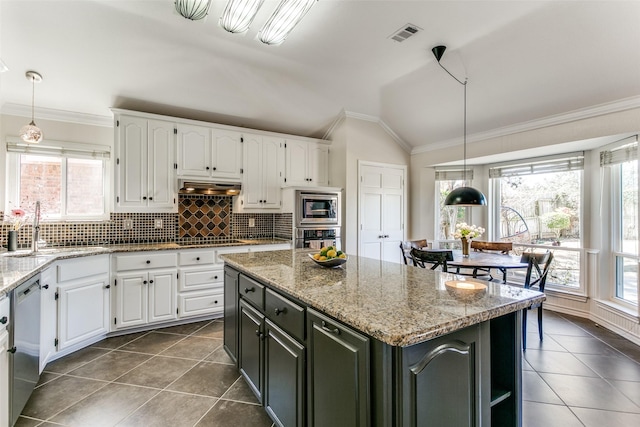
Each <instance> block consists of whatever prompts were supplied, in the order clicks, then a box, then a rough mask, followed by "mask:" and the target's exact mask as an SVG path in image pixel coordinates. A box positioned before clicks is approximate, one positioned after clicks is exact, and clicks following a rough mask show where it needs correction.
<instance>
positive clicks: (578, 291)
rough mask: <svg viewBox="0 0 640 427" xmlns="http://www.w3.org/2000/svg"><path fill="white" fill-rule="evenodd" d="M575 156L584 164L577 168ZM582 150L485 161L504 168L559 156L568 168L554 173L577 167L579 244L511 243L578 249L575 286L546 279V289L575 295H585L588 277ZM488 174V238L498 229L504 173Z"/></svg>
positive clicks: (534, 163)
mask: <svg viewBox="0 0 640 427" xmlns="http://www.w3.org/2000/svg"><path fill="white" fill-rule="evenodd" d="M574 157H582V160H581V161H582V164H583V166H582V167H581V168H576V167H573V161H572V160H571V159H572V158H574ZM585 157H586V156H585V153H584V152H569V153H564V154H557V155H553V156H544V157H535V158H524V159H519V160H513V161H509V162H503V163H496V164H492V165H487V168H488V169H489V170H490V169H491V168H507V167H509V166H519V165H527V164H530V165H535V166H539V165H544V163H545V161H549V162H550V163H553V164H558V162H557V161H558V160H561V159H565V158H566V159H568V161H569V165H570V166H569V167H568V169H567V170H558V171H557V172H556V173H559V172H570V171H575V170H579V171H580V189H579V194H580V203H579V206H580V210H579V212H578V215H579V218H580V229H579V233H580V241H579V247H578V248H570V247H566V248H563V247H562V246H548V245H538V244H523V243H518V244H515V243H514V246H516V247H521V248H523V249H525V250H526V249H529V248H531V249H533V250H535V249H538V250H539V249H544V248H547V249H548V250H552V251H554V250H560V251H563V250H564V251H567V252H571V253H573V252H577V253H578V258H579V263H580V264H579V268H578V274H579V279H578V286H577V287H574V286H567V285H563V284H558V283H553V282H552V281H547V284H546V286H547V289H549V290H553V291H557V292H560V293H564V294H574V295H587V279H586V276H585V275H586V273H587V272H586V264H585V263H586V262H587V261H586V256H585V255H586V252H587V249H586V248H585V247H584V239H585V235H584V230H585V216H584V215H585V166H584V165H585V164H586V158H585ZM534 169H535V167H533V166H532V167H531V170H534ZM549 172H554V171H553V170H550V171H549ZM540 173H545V172H540ZM535 174H536V173H531V174H527V173H522V174H520V175H519V176H527V175H535ZM489 176H490V178H489V188H490V191H491V195H492V197H491V202H490V204H489V206H488V207H489V220H488V222H489V233H488V236H490V238H491V239H494V240H497V239H499V236H498V233H499V231H498V230H500V216H499V213H500V211H501V207H502V206H501V205H502V197H501V196H502V193H501V191H502V189H501V180H502V178H503V176H495V177H491V173H490V174H489ZM552 268H553V266H552Z"/></svg>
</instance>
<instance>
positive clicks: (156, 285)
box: [148, 269, 178, 323]
mask: <svg viewBox="0 0 640 427" xmlns="http://www.w3.org/2000/svg"><path fill="white" fill-rule="evenodd" d="M176 274H177V270H175V269H171V270H155V271H153V272H150V273H149V284H148V288H149V323H153V322H159V321H162V320H171V319H175V318H177V317H178V314H177V313H176V307H177V306H176V304H177V303H176V280H177V279H176Z"/></svg>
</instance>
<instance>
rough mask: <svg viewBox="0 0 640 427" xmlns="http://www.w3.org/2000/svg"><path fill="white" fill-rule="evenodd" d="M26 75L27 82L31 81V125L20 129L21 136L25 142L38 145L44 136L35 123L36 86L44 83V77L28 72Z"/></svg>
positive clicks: (34, 72)
mask: <svg viewBox="0 0 640 427" xmlns="http://www.w3.org/2000/svg"><path fill="white" fill-rule="evenodd" d="M25 75H26V76H27V80H30V81H31V123H29V124H28V125H25V126H23V127H22V129H20V133H19V135H20V138H21V139H22V140H23V141H24V142H28V143H31V144H37V143H38V142H40V141H42V137H43V134H42V131H41V130H40V128H39V127H38V126H36V122H35V121H34V108H35V90H36V88H35V85H36V83H40V82H41V81H42V76H41V75H40V73H37V72H36V71H27V72H26V74H25Z"/></svg>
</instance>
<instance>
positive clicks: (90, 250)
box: [0, 239, 291, 298]
mask: <svg viewBox="0 0 640 427" xmlns="http://www.w3.org/2000/svg"><path fill="white" fill-rule="evenodd" d="M282 243H291V241H290V240H280V239H239V240H234V241H232V242H226V243H214V244H196V245H192V244H189V245H179V244H177V243H148V244H128V245H106V246H76V247H51V248H44V249H41V250H40V251H38V252H37V253H36V254H33V253H32V252H31V251H30V250H19V251H16V252H7V251H6V250H3V251H0V298H2V297H3V296H4V295H5V294H7V293H8V292H9V291H11V290H12V289H13V288H15V287H16V286H18V285H19V284H20V283H22V282H24V281H25V280H27V279H30V278H31V277H33V276H35V275H36V274H38V273H39V272H41V271H42V270H44V269H45V268H47V267H48V266H49V265H50V264H51V263H53V262H54V261H56V260H60V259H67V258H78V257H83V256H90V255H100V254H111V253H119V252H139V251H162V250H177V249H181V250H186V249H198V248H200V249H202V248H216V247H229V246H250V245H276V244H282Z"/></svg>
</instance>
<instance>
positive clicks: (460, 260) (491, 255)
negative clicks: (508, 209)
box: [423, 248, 528, 283]
mask: <svg viewBox="0 0 640 427" xmlns="http://www.w3.org/2000/svg"><path fill="white" fill-rule="evenodd" d="M423 250H429V249H426V248H425V249H423ZM430 251H438V250H437V249H436V250H434V249H431V250H430ZM452 253H453V260H447V266H448V267H449V270H450V272H451V269H452V267H453V268H455V269H456V270H457V272H458V273H459V272H460V270H461V269H470V270H472V271H473V274H472V275H473V276H474V277H475V276H476V275H477V272H478V271H484V272H486V271H489V270H492V269H495V270H498V271H500V272H501V273H502V282H503V283H507V271H508V270H511V269H520V268H527V266H528V263H526V262H522V261H521V260H520V256H519V255H505V254H500V253H495V252H481V251H470V252H469V256H468V257H464V256H462V251H460V250H453V251H452Z"/></svg>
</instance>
